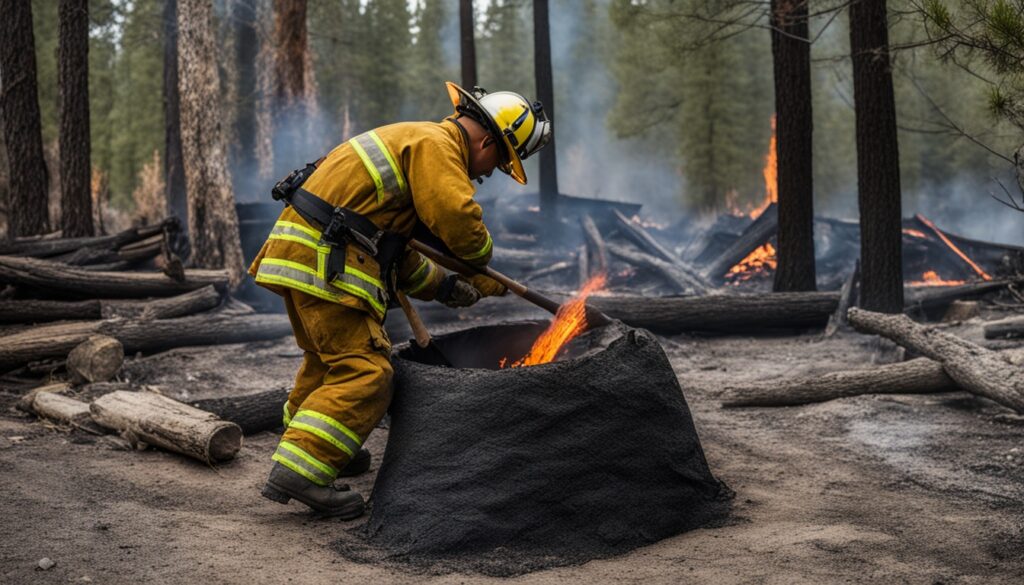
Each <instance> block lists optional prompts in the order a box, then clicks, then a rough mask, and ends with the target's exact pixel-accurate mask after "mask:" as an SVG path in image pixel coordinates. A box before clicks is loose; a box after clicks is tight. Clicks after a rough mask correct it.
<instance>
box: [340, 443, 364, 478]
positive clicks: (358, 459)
mask: <svg viewBox="0 0 1024 585" xmlns="http://www.w3.org/2000/svg"><path fill="white" fill-rule="evenodd" d="M372 462H373V456H372V455H370V452H369V451H367V450H366V449H360V450H359V452H358V453H356V456H355V457H353V458H352V460H351V461H349V462H348V465H346V466H345V467H342V468H341V471H340V472H338V477H355V476H357V475H362V474H364V473H366V472H367V471H369V470H370V463H372Z"/></svg>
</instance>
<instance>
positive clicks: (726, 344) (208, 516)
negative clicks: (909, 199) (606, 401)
mask: <svg viewBox="0 0 1024 585" xmlns="http://www.w3.org/2000/svg"><path fill="white" fill-rule="evenodd" d="M489 306H491V305H487V304H485V305H484V306H483V307H482V308H481V309H480V310H478V313H477V315H478V316H479V315H480V314H486V312H487V311H488V307H489ZM506 316H507V315H506ZM467 324H475V323H474V322H473V320H472V316H470V317H469V318H467V320H465V321H461V322H455V323H450V324H447V325H444V326H442V327H436V329H437V330H441V329H450V328H455V327H461V326H466V325H467ZM956 330H957V332H958V333H961V334H964V335H966V336H968V337H973V338H978V337H979V327H978V325H977V324H968V325H966V326H964V327H960V328H957V329H956ZM403 335H404V332H401V331H398V330H395V331H394V337H395V338H396V340H400V339H402V338H403V337H402V336H403ZM661 339H662V341H663V345H664V347H665V349H666V351H667V352H668V354H669V356H670V358H671V361H672V364H673V367H674V368H675V370H676V372H677V374H678V375H679V378H680V381H681V384H682V387H683V389H684V391H685V393H686V397H687V399H688V401H689V403H690V405H691V408H692V409H693V413H694V418H695V420H696V424H697V428H698V430H699V432H700V434H701V437H702V440H703V443H704V449H705V451H706V454H707V458H708V460H709V462H710V464H711V467H712V470H713V471H715V473H716V474H717V475H718V476H719V477H720V478H721V479H723V480H725V481H726V482H727V483H728V484H729V486H730V487H731V488H732V489H734V490H735V491H736V494H737V495H736V501H735V507H734V513H733V517H732V519H731V520H730V521H729V522H728V523H727V524H726V525H725V526H723V527H719V528H714V529H702V530H696V531H693V532H690V533H687V534H683V535H680V536H677V537H674V538H669V539H667V540H664V541H661V542H658V543H656V544H653V545H651V546H648V547H645V548H641V549H638V550H635V551H633V552H631V553H629V554H626V555H623V556H619V557H614V558H609V559H603V560H595V561H591V562H589V563H586V564H583V565H579V566H572V567H562V568H556V569H550V570H546V571H540V572H536V573H530V574H526V575H523V576H520V577H517V578H515V580H516V581H519V582H523V583H566V582H591V583H593V582H627V583H641V582H642V583H772V584H774V583H779V584H792V583H816V584H817V583H927V584H937V583H946V584H948V583H986V584H988V583H1021V582H1022V581H1024V555H1022V553H1024V514H1022V512H1024V451H1022V448H1024V440H1022V439H1024V426H1016V425H1014V424H1012V423H1006V422H995V421H994V415H995V414H998V413H1000V412H1004V411H1003V410H1002V409H1000V408H999V407H997V406H995V405H993V404H992V403H987V402H984V401H982V400H979V399H975V398H973V397H971V396H970V395H967V394H959V393H958V394H946V395H931V396H928V395H919V396H862V397H858V398H852V399H845V400H840V401H833V402H829V403H824V404H818V405H811V406H804V407H794V408H780V409H766V408H758V409H741V410H723V409H721V408H719V406H718V402H717V400H716V397H717V396H718V395H719V394H720V391H721V388H722V386H723V385H724V384H726V383H728V382H737V381H742V380H747V381H754V380H768V381H769V383H770V380H771V379H773V378H783V377H787V376H791V375H796V374H814V373H816V372H826V371H831V370H835V369H839V368H851V367H870V359H871V355H872V346H871V344H870V343H869V342H868V339H867V338H863V337H860V336H856V335H852V334H851V335H845V336H841V337H839V338H835V339H830V340H828V341H821V340H820V339H819V336H818V335H817V334H810V333H807V334H802V335H795V336H794V335H787V336H764V337H757V338H752V337H736V336H734V337H720V338H701V337H691V336H674V337H670V338H664V337H663V338H661ZM297 363H298V353H297V351H296V350H295V348H294V346H293V343H292V341H291V340H290V339H283V340H280V341H278V342H265V343H254V344H245V345H235V346H222V347H218V348H194V349H193V348H188V349H181V350H176V351H173V352H168V353H165V354H160V355H157V356H153V357H149V358H142V359H138V360H133V361H132V362H131V363H130V364H129V365H128V367H127V369H126V375H127V376H129V377H130V378H131V379H132V380H133V381H137V382H141V383H145V384H152V385H154V386H156V387H159V388H161V389H162V390H163V391H164V392H165V393H167V394H169V395H171V396H176V397H180V398H193V399H194V398H203V397H208V396H217V395H227V394H231V393H244V392H254V391H258V390H264V389H268V388H275V387H285V386H287V385H288V384H289V381H290V377H291V375H292V373H293V372H294V369H295V368H296V366H297ZM186 393H187V394H186ZM16 398H17V396H16V393H13V392H10V391H8V392H6V393H0V469H2V472H0V495H2V498H0V534H2V536H0V583H10V584H21V583H84V582H92V583H189V584H191V583H199V582H204V583H244V584H247V585H250V584H254V583H329V582H330V583H333V582H342V580H344V581H345V582H374V583H383V582H387V583H390V582H394V583H421V582H432V583H467V582H487V581H495V580H497V579H492V578H488V577H483V576H481V575H475V574H458V573H456V574H440V575H424V574H410V573H407V572H403V571H402V570H400V569H398V568H396V567H391V566H375V565H360V564H354V563H351V562H348V561H346V560H345V559H344V558H343V557H341V556H340V555H339V554H338V553H337V552H336V548H335V544H336V542H337V541H338V539H339V537H340V536H341V534H342V533H343V531H345V530H346V529H348V528H351V527H354V526H357V525H358V524H359V522H360V521H354V522H340V521H321V520H314V519H312V518H311V517H310V516H308V515H307V514H306V513H304V512H303V511H302V510H301V509H300V507H299V505H297V504H292V505H290V506H288V507H283V506H281V505H279V504H275V503H273V502H270V501H268V500H265V499H263V498H261V497H260V496H259V487H260V485H261V483H262V481H263V480H264V478H265V475H266V473H267V471H268V469H269V465H270V455H271V453H272V451H273V449H274V446H275V444H276V440H277V437H276V435H275V434H273V433H261V434H258V435H255V436H250V437H246V441H245V445H244V447H243V449H242V451H241V453H240V454H239V457H238V458H237V459H236V460H235V461H233V462H230V463H228V464H225V465H220V466H218V467H217V468H210V467H207V466H204V465H202V464H199V463H197V462H195V461H191V460H186V459H184V458H182V457H179V456H176V455H171V454H167V453H163V452H159V451H155V450H149V451H132V450H124V448H123V445H122V444H121V443H120V442H119V441H118V440H116V439H113V438H109V437H103V438H96V437H91V436H86V435H80V434H68V433H65V432H63V431H61V430H59V429H55V428H52V427H50V426H48V425H47V424H45V423H42V422H39V421H36V420H34V419H33V418H31V417H29V416H27V415H23V414H21V413H19V412H18V411H16V410H15V409H14V408H13V403H14V401H15V400H16ZM638 423H639V424H642V421H638ZM386 440H387V431H386V430H379V431H378V432H376V433H375V434H374V435H373V436H372V437H371V439H370V441H369V442H368V446H369V448H370V450H371V451H372V452H373V453H374V455H375V456H379V455H381V454H382V453H383V448H384V445H385V442H386ZM377 464H378V462H377V461H375V463H374V470H376V468H377ZM372 482H373V473H370V474H367V476H364V477H361V478H358V479H356V480H355V481H353V482H351V483H352V485H353V487H354V488H356V489H359V490H362V491H363V492H364V493H369V491H370V487H371V485H372ZM524 505H528V503H527V502H524ZM44 557H47V558H50V559H52V560H53V561H55V562H56V565H55V566H54V567H53V568H51V569H49V570H46V571H42V570H39V569H37V563H38V561H39V560H40V559H42V558H44Z"/></svg>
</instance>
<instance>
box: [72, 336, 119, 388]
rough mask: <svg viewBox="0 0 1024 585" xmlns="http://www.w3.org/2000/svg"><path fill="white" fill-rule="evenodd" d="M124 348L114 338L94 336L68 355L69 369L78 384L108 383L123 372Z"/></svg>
mask: <svg viewBox="0 0 1024 585" xmlns="http://www.w3.org/2000/svg"><path fill="white" fill-rule="evenodd" d="M123 363H124V346H122V345H121V342H120V341H118V340H116V339H114V338H113V337H107V336H106V335H94V336H92V337H90V338H89V339H86V340H85V341H83V342H82V343H80V344H78V345H77V346H75V348H74V349H72V350H71V353H69V354H68V360H67V368H68V372H70V373H71V376H72V379H73V380H74V381H75V382H76V383H81V382H107V381H109V380H110V379H111V378H113V377H114V376H115V375H116V374H117V372H119V371H120V370H121V364H123Z"/></svg>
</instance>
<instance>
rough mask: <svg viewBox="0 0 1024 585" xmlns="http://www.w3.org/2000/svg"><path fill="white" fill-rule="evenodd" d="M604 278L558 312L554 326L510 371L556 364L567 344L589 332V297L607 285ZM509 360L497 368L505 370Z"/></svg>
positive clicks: (585, 287) (588, 284) (590, 283)
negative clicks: (560, 352) (587, 330)
mask: <svg viewBox="0 0 1024 585" xmlns="http://www.w3.org/2000/svg"><path fill="white" fill-rule="evenodd" d="M605 281H606V278H605V275H604V274H597V275H595V276H593V277H591V279H590V280H588V281H587V282H586V284H584V285H583V288H581V289H580V292H579V294H578V295H577V296H576V298H574V299H572V300H571V301H569V302H567V303H565V304H564V305H562V306H561V307H559V309H558V314H557V315H555V318H554V319H553V320H552V321H551V325H548V328H547V329H545V330H544V333H541V334H540V337H538V338H537V341H534V342H533V347H531V348H530V352H529V353H527V354H526V355H525V356H523V357H522V358H520V359H518V360H516V361H514V362H512V365H511V367H513V368H518V367H522V366H535V365H537V364H546V363H548V362H551V361H554V359H555V357H556V356H557V355H558V352H559V351H560V350H561V349H562V346H564V345H565V344H566V343H568V342H569V340H571V339H572V338H574V337H576V336H577V335H579V334H580V333H583V332H584V331H586V329H587V304H586V301H587V297H588V296H590V294H591V293H593V292H595V291H597V290H600V289H601V288H603V287H604V285H605ZM507 364H508V358H502V360H501V361H500V362H498V367H500V368H504V367H506V365H507Z"/></svg>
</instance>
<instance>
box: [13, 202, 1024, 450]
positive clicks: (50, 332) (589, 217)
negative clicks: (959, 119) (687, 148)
mask: <svg viewBox="0 0 1024 585" xmlns="http://www.w3.org/2000/svg"><path fill="white" fill-rule="evenodd" d="M522 201H525V202H524V203H511V204H508V203H505V204H502V206H501V207H500V208H498V209H496V208H495V207H496V204H495V203H494V202H490V203H489V202H486V201H484V202H483V204H484V207H485V213H487V214H488V217H489V224H490V225H491V227H492V231H493V234H494V238H495V251H494V260H493V262H494V266H495V267H496V268H497V269H499V270H501V271H503V272H505V273H507V274H509V275H511V276H512V277H513V278H517V279H518V280H520V281H522V282H524V283H526V284H528V285H529V286H531V287H534V288H538V289H541V290H547V291H551V292H552V293H553V294H559V293H561V294H563V295H565V294H566V291H572V290H576V289H578V288H579V287H580V286H582V284H583V283H584V282H586V281H587V280H588V279H590V278H592V277H594V276H595V275H597V274H604V275H605V276H606V281H607V284H606V286H605V289H604V290H602V291H601V292H599V293H597V294H596V295H594V296H592V297H591V298H590V300H588V303H589V304H591V305H593V306H594V307H595V308H597V309H599V310H601V311H603V312H604V313H606V314H608V315H609V316H611V317H613V318H616V319H619V320H621V321H623V322H625V323H626V324H628V325H631V326H635V327H643V328H647V329H650V330H652V331H655V332H658V333H662V334H670V335H671V334H679V333H691V334H696V335H709V334H710V335H714V334H737V333H742V334H751V333H771V334H775V335H778V334H786V333H788V332H806V331H807V330H816V329H820V330H821V331H822V334H821V338H822V339H827V338H830V337H833V336H835V335H836V334H837V333H839V332H842V331H853V330H854V329H855V330H857V331H861V332H865V333H869V334H873V335H879V336H881V337H883V338H886V339H888V340H890V343H891V344H892V345H893V347H895V346H899V347H902V348H905V350H906V353H907V355H908V356H909V357H910V358H912V359H908V360H907V361H898V362H896V363H888V364H883V365H875V366H873V367H871V368H868V369H862V370H854V371H844V372H832V373H828V374H825V375H819V376H815V377H813V378H806V379H801V378H797V379H792V380H782V381H777V380H776V381H772V383H770V384H767V383H766V384H761V385H746V386H742V385H737V386H734V387H729V388H726V389H725V391H724V393H723V395H722V405H723V406H724V407H743V406H789V405H797V404H806V403H811V402H820V401H825V400H832V399H835V398H842V397H846V396H854V395H858V394H869V393H933V392H950V391H957V390H963V391H967V392H970V393H972V394H975V395H978V396H982V397H985V398H987V399H990V400H992V401H995V402H997V403H998V404H1001V405H1003V406H1005V407H1007V408H1008V409H1010V410H1011V411H1013V413H1014V414H1006V415H1001V416H1004V417H1010V418H1011V419H1013V420H1014V421H1016V420H1021V419H1024V417H1021V416H1020V414H1019V413H1024V378H1021V377H1020V374H1019V373H1018V371H1019V366H1020V364H1022V363H1024V345H1022V346H1021V347H1020V348H1017V347H1014V346H1013V344H1012V341H1007V340H1012V339H1014V338H1024V317H1015V316H1012V315H1013V313H1014V312H1015V311H1020V310H1021V309H1022V308H1024V294H1022V292H1021V291H1019V290H1018V288H1017V286H1018V284H1019V283H1021V282H1024V275H1022V273H1024V248H1019V247H1015V246H1009V245H1003V244H996V243H991V242H984V241H979V240H973V239H969V238H965V237H961V236H958V235H955V234H952V233H949V232H946V231H944V230H943V229H941V228H939V227H938V226H936V225H935V224H934V223H933V222H931V221H930V220H929V219H928V218H926V217H924V216H921V215H916V216H914V217H910V218H907V219H905V220H904V222H903V266H904V275H905V283H906V295H905V296H906V311H905V313H906V314H907V315H909V316H911V317H913V318H914V319H915V320H916V321H918V322H928V321H932V322H933V324H931V325H922V324H919V323H915V322H914V321H912V320H911V319H910V318H908V317H907V316H906V315H902V316H893V315H881V314H877V313H871V312H868V311H863V310H860V309H857V308H856V307H857V295H858V270H857V265H858V258H857V254H858V252H859V246H860V243H859V229H858V225H857V223H856V222H852V221H846V220H840V219H833V218H824V217H819V218H816V219H815V239H816V241H815V248H816V253H817V254H816V255H817V272H818V282H817V285H818V290H817V291H810V292H795V293H771V292H770V291H771V285H772V276H773V268H774V265H775V256H774V254H775V234H776V231H777V227H778V214H777V209H776V206H775V204H769V205H767V206H765V207H764V208H763V209H761V210H758V211H756V212H752V213H746V214H740V213H726V214H722V215H720V216H718V217H717V218H714V220H713V221H705V222H703V223H699V222H690V221H686V220H684V221H680V222H678V223H676V224H674V225H668V224H665V225H660V224H658V223H656V222H643V221H641V220H640V219H639V217H638V213H639V210H640V205H638V204H631V203H620V202H614V201H605V200H596V199H586V198H580V197H568V196H561V197H560V214H561V219H560V227H561V232H562V233H561V234H559V237H558V238H550V237H548V234H546V233H543V231H544V230H545V229H546V228H545V227H544V226H550V222H547V223H546V222H543V221H541V219H542V218H541V216H540V210H539V209H538V207H537V206H536V205H531V204H529V199H528V198H523V199H522ZM239 217H240V225H241V235H242V245H243V249H244V251H245V253H246V256H247V257H252V255H253V254H254V253H255V251H256V250H258V248H259V245H260V244H262V241H263V238H264V237H265V235H266V233H267V232H268V231H269V229H270V226H271V225H272V223H273V221H274V218H275V217H276V213H275V212H274V210H273V209H270V208H269V207H267V206H265V205H264V204H249V205H240V206H239ZM187 254H188V244H187V240H186V238H184V237H183V236H182V235H181V234H180V226H179V223H178V221H177V220H176V219H173V218H171V219H167V220H165V221H163V222H160V223H158V224H156V225H151V226H141V227H135V228H132V229H129V230H126V231H124V232H121V233H118V234H113V235H103V236H96V237H85V238H62V237H59V233H58V234H52V235H47V236H39V237H32V238H19V239H16V240H14V241H12V242H8V243H6V244H3V245H0V333H2V335H0V391H3V392H6V393H16V394H17V395H18V396H19V397H20V399H19V400H18V405H17V406H18V408H20V409H22V410H25V411H28V412H31V413H34V414H35V415H37V416H38V417H40V418H41V419H44V420H47V421H50V422H51V423H53V424H55V425H56V426H57V427H59V428H63V429H76V430H77V431H79V432H87V433H92V434H111V433H116V434H119V435H120V436H121V437H122V438H123V439H125V440H127V441H128V443H130V444H133V445H135V446H140V445H142V446H144V445H156V446H158V447H161V448H163V449H166V450H170V451H174V452H178V453H181V454H184V455H187V456H190V457H194V458H196V459H199V460H202V461H205V462H207V463H212V462H216V461H220V460H225V459H230V458H231V457H233V456H234V454H235V453H236V452H237V451H238V448H239V447H240V445H241V438H242V435H243V434H250V433H255V432H259V431H262V430H268V429H273V428H276V427H278V426H279V425H280V405H281V404H282V403H283V401H284V399H285V397H286V396H287V389H285V388H281V389H278V390H271V391H265V392H260V393H256V394H248V395H242V396H228V397H218V398H212V399H207V400H203V401H199V402H194V403H192V404H183V403H180V402H177V401H174V400H171V399H170V398H167V397H164V396H161V395H160V394H159V393H158V389H154V388H151V387H143V386H138V385H134V384H132V383H130V382H128V381H125V380H124V379H123V378H122V377H120V376H119V372H121V367H122V364H123V362H124V360H125V356H126V355H127V356H134V355H137V354H141V353H146V354H152V353H157V352H162V351H165V350H169V349H173V348H176V347H183V346H202V345H216V344H225V343H239V342H248V341H258V340H268V339H275V338H280V337H284V336H287V335H290V334H291V328H290V326H289V323H288V320H287V317H286V316H285V315H283V314H281V313H280V311H272V310H268V308H270V307H271V305H270V304H268V298H269V297H267V296H265V295H264V296H262V297H261V296H260V295H259V294H255V295H254V294H253V291H252V290H251V289H250V290H249V291H248V292H247V293H246V291H244V290H243V291H242V296H245V298H246V300H247V301H249V303H246V302H243V301H241V300H239V299H238V298H235V297H234V296H232V295H230V294H229V291H228V280H229V279H228V275H227V273H226V272H225V271H222V270H202V269H191V268H185V267H184V263H183V261H182V258H187ZM508 302H515V301H514V300H509V301H508ZM982 306H984V307H985V308H986V309H988V310H989V312H990V313H992V312H999V311H1003V312H1007V313H1009V314H1010V316H1008V317H1007V318H1003V319H1000V320H996V321H990V322H988V323H987V324H986V325H985V326H984V335H985V338H987V339H990V340H999V341H996V342H995V343H1000V344H1003V345H1001V346H1000V347H998V348H996V349H989V348H986V347H983V346H981V345H978V344H975V343H972V342H969V341H967V340H964V339H961V338H959V337H956V336H954V335H952V334H951V333H948V332H945V331H942V329H943V328H945V327H946V326H948V323H949V322H950V321H953V322H959V321H963V320H967V319H970V318H973V317H977V316H978V315H979V314H980V307H982ZM254 307H255V308H254ZM441 313H442V312H441V311H429V314H430V316H431V318H436V317H438V316H439V315H440V314H441ZM936 321H944V323H934V322H936ZM997 349H998V350H1000V351H997ZM901 355H902V354H901ZM890 361H891V360H890ZM153 390H157V391H156V392H154V391H153Z"/></svg>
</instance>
